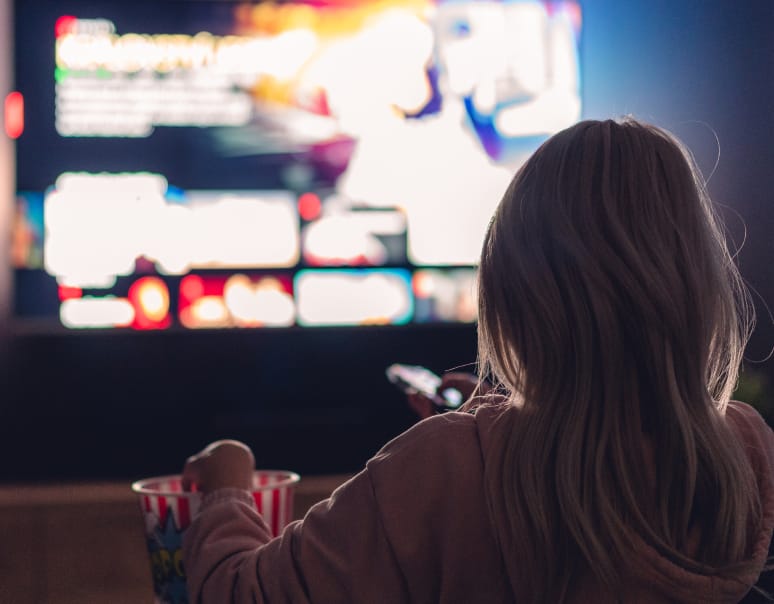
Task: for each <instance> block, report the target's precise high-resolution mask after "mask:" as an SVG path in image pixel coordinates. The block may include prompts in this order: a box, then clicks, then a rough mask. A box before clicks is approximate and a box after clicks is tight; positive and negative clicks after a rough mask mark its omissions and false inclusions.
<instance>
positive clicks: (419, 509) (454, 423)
mask: <svg viewBox="0 0 774 604" xmlns="http://www.w3.org/2000/svg"><path fill="white" fill-rule="evenodd" d="M506 412H507V413H518V411H517V410H516V409H509V410H508V411H506ZM500 413H502V410H501V408H500V409H498V408H493V407H481V408H479V409H478V410H477V412H476V413H475V415H472V414H464V413H447V414H444V415H441V416H437V417H433V418H430V419H428V420H425V421H423V422H421V423H419V424H417V425H416V426H414V427H413V428H412V429H411V430H408V431H407V432H406V433H404V434H402V435H401V436H399V437H398V438H396V439H395V440H393V441H392V442H390V443H388V444H387V445H386V446H385V447H384V448H383V449H382V450H381V451H380V452H379V453H378V454H377V455H376V456H375V457H374V458H373V459H371V460H370V461H369V462H368V463H367V464H366V468H365V469H364V470H363V471H362V472H360V473H359V474H358V475H357V476H355V477H354V478H352V479H351V480H350V481H348V482H347V483H345V484H344V485H342V486H341V487H339V488H338V489H337V490H336V491H335V492H334V493H333V495H332V496H331V498H330V499H328V500H326V501H323V502H321V503H319V504H317V505H316V506H314V507H313V508H312V509H311V510H310V511H309V513H308V514H307V515H306V517H305V518H304V519H303V520H301V521H297V522H294V523H292V524H291V525H290V526H288V527H287V529H286V530H285V532H284V533H283V534H282V535H281V536H280V537H278V538H276V539H271V538H270V536H269V529H268V527H267V526H266V524H265V523H264V522H263V520H262V518H261V517H260V516H259V515H258V514H257V513H256V511H255V509H254V507H253V505H252V500H251V497H250V496H249V494H247V493H246V492H243V491H239V490H235V489H223V490H221V491H216V492H214V493H211V494H209V495H208V496H207V497H205V501H204V502H203V504H202V511H201V513H200V515H199V516H198V517H197V518H196V519H195V520H194V522H193V524H192V525H191V527H190V528H189V529H188V531H187V534H186V537H185V539H184V543H183V548H184V550H183V553H184V560H185V564H186V572H187V575H188V590H189V594H190V596H191V601H192V602H195V603H197V604H199V603H201V604H207V603H213V604H225V603H227V602H234V603H245V604H247V603H250V604H253V603H268V604H277V603H292V604H304V603H326V604H327V603H333V602H355V603H363V604H377V603H382V602H383V603H385V604H387V603H390V604H395V603H398V602H428V603H429V602H433V603H435V602H439V603H441V602H443V603H460V604H465V603H490V602H492V603H494V602H498V603H505V602H513V601H514V597H513V592H512V588H511V582H512V581H514V576H512V575H515V574H518V572H519V561H518V560H504V559H503V556H504V554H503V553H502V552H501V551H500V550H499V548H498V546H497V544H496V540H495V537H494V534H495V531H496V530H497V527H498V526H500V525H502V526H504V520H502V519H501V520H498V519H497V518H494V519H493V520H490V516H489V513H488V509H487V504H486V500H485V496H484V492H485V490H484V489H485V487H484V482H483V476H484V462H483V460H484V458H485V452H486V451H487V450H489V447H495V446H501V445H502V437H500V435H499V434H498V430H497V429H496V425H497V424H495V422H494V420H495V418H496V417H497V416H498V415H499V414H500ZM726 418H727V421H728V422H729V424H730V426H731V427H732V428H733V430H734V431H735V432H736V433H737V434H738V436H739V438H740V440H741V441H743V442H744V443H746V445H747V446H746V449H747V454H748V456H749V459H750V463H751V465H752V467H753V469H754V470H755V473H756V475H757V478H758V489H759V491H760V496H761V502H762V505H763V510H764V514H763V518H762V521H761V525H760V526H759V527H757V532H756V534H757V537H756V540H755V544H754V551H753V557H754V560H755V563H756V568H758V569H761V568H762V567H763V565H764V562H765V560H766V556H767V554H768V548H769V543H770V541H771V537H772V529H773V528H774V434H772V431H771V430H770V429H769V428H768V426H767V425H766V424H765V423H764V421H763V419H762V418H761V416H760V415H759V414H758V413H757V412H756V411H755V410H754V409H752V408H751V407H749V406H748V405H745V404H743V403H732V404H731V405H730V406H729V408H728V412H727V415H726ZM638 550H639V552H640V555H639V557H638V558H637V559H636V560H633V561H632V570H633V572H632V577H633V578H632V582H631V585H629V586H627V589H626V593H625V594H619V595H618V599H621V600H622V601H625V602H635V603H645V602H648V603H650V602H686V603H687V602H691V603H695V602H738V601H739V600H740V599H741V598H742V597H744V595H745V593H746V592H747V591H748V590H749V588H750V586H751V585H752V584H754V583H755V581H756V580H757V574H758V573H757V572H756V573H755V574H754V575H753V574H751V575H749V576H739V577H737V578H734V579H720V578H717V577H709V576H702V575H698V574H694V573H691V572H688V571H686V570H684V569H682V568H680V567H678V566H676V565H675V564H673V563H672V562H670V561H668V560H666V559H664V558H662V557H661V556H659V555H658V554H657V553H656V552H655V551H654V550H652V549H651V548H649V547H648V546H647V545H645V544H644V543H643V544H641V546H640V547H639V548H638ZM572 601H573V602H579V603H580V602H587V603H591V602H594V603H597V602H607V601H616V599H614V598H612V596H610V595H609V594H607V595H606V594H605V593H604V592H601V591H600V590H599V589H598V588H597V587H595V583H594V581H593V580H591V579H590V580H589V581H588V582H583V583H582V585H581V586H580V587H579V588H578V590H577V591H576V592H575V593H574V594H573V597H572Z"/></svg>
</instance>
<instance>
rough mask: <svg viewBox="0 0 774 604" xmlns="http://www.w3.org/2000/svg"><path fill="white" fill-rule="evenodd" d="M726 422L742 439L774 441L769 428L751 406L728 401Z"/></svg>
mask: <svg viewBox="0 0 774 604" xmlns="http://www.w3.org/2000/svg"><path fill="white" fill-rule="evenodd" d="M726 420H727V421H728V422H729V424H730V425H731V426H732V428H734V429H735V430H736V432H738V433H739V434H740V436H742V438H744V439H747V438H761V437H762V438H765V439H766V440H772V441H774V434H773V433H772V431H771V428H770V427H769V425H768V424H767V423H766V420H764V419H763V416H762V415H761V414H760V412H759V411H758V410H757V409H756V408H755V407H753V406H752V405H748V404H747V403H743V402H741V401H730V402H729V403H728V406H727V407H726Z"/></svg>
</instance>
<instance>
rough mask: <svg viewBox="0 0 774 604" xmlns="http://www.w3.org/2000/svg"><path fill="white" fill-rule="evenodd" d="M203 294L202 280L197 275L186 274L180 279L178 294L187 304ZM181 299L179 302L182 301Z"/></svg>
mask: <svg viewBox="0 0 774 604" xmlns="http://www.w3.org/2000/svg"><path fill="white" fill-rule="evenodd" d="M203 295H204V281H202V278H201V277H199V276H198V275H188V276H186V277H183V279H182V281H180V296H181V297H182V298H183V300H184V301H185V302H188V303H189V304H190V303H191V302H193V301H194V300H197V299H199V298H201V297H202V296H203ZM183 300H181V302H182V301H183Z"/></svg>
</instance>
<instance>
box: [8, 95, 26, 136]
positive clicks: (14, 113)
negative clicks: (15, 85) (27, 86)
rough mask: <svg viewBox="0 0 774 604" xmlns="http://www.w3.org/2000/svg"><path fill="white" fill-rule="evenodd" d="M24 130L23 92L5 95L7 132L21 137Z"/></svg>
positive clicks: (9, 134)
mask: <svg viewBox="0 0 774 604" xmlns="http://www.w3.org/2000/svg"><path fill="white" fill-rule="evenodd" d="M22 132H24V97H23V96H22V93H21V92H11V93H9V94H8V96H7V97H5V133H6V134H7V135H8V136H9V137H10V138H19V137H20V136H21V135H22Z"/></svg>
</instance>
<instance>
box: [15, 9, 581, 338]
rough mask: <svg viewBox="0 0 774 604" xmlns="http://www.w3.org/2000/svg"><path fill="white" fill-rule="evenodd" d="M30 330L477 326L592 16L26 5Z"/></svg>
mask: <svg viewBox="0 0 774 604" xmlns="http://www.w3.org/2000/svg"><path fill="white" fill-rule="evenodd" d="M15 11H16V15H15V16H16V32H15V34H16V35H15V53H14V60H15V82H16V89H17V91H18V93H16V94H14V95H11V96H10V97H9V99H8V100H7V101H6V129H7V130H8V131H9V133H10V134H12V135H13V136H14V137H16V138H17V163H16V176H17V179H16V181H17V207H16V214H15V220H14V227H13V249H12V261H13V263H14V270H15V287H14V294H15V298H14V315H15V321H16V323H17V325H21V326H24V325H27V326H32V327H35V328H43V329H44V330H47V329H52V330H61V329H69V328H72V329H81V328H97V329H124V330H129V329H139V330H195V329H201V328H208V329H221V328H276V327H302V328H310V327H316V326H337V325H397V324H415V323H466V322H468V323H469V322H473V321H474V320H475V317H476V309H475V308H476V301H475V265H476V259H477V256H478V254H479V251H480V246H481V242H482V238H483V236H484V233H485V230H486V227H487V224H488V221H489V219H490V216H491V214H492V211H493V210H494V208H495V206H496V204H497V203H498V201H499V199H500V197H501V195H502V193H503V192H504V191H505V188H506V187H507V185H508V182H509V180H510V178H511V177H512V175H513V173H514V171H515V170H516V169H517V168H518V166H519V165H520V164H521V163H522V162H523V161H524V158H525V157H526V156H527V155H528V154H529V153H530V152H531V151H532V150H534V149H535V148H536V146H537V145H538V144H540V142H542V141H543V140H544V139H545V138H546V137H547V136H548V135H550V134H551V133H553V132H556V131H557V130H559V129H562V128H564V127H566V126H568V125H570V124H572V123H573V122H575V121H576V120H577V119H579V117H580V111H581V106H580V83H581V78H580V67H579V59H578V54H579V53H578V44H579V36H580V30H581V15H580V9H579V6H578V4H577V3H576V2H573V1H562V2H538V1H528V0H525V1H504V2H494V1H491V2H460V1H429V0H378V1H362V2H360V1H357V0H309V1H301V0H297V1H290V2H253V3H250V2H228V1H201V0H197V1H193V0H189V1H183V0H167V1H156V2H143V1H136V2H125V1H122V0H88V1H86V0H56V1H54V0H38V1H36V2H28V1H26V0H18V1H17V2H16V6H15Z"/></svg>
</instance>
